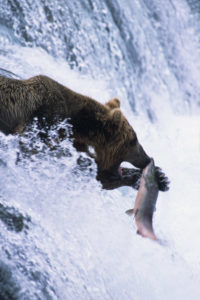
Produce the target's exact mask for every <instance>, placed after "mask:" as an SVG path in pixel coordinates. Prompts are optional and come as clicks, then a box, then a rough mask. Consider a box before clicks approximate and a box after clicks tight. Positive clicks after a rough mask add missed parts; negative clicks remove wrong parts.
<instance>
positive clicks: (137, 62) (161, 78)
mask: <svg viewBox="0 0 200 300" xmlns="http://www.w3.org/2000/svg"><path fill="white" fill-rule="evenodd" d="M199 30H200V11H199V2H198V1H195V0H193V1H192V0H187V1H186V0H180V1H175V0H166V1H159V0H151V1H149V0H126V1H118V0H103V1H101V0H80V1H70V0H59V1H58V0H48V1H47V0H44V1H42V0H36V1H30V0H20V1H19V0H0V74H3V75H6V76H9V77H17V78H28V77H30V76H33V75H36V74H46V75H48V76H50V77H52V78H54V79H56V80H57V81H59V82H61V83H63V84H65V85H67V86H68V87H70V88H72V89H74V90H76V91H77V92H81V93H83V94H87V95H89V96H91V97H94V98H95V99H97V100H98V101H100V102H102V103H104V102H105V101H107V100H108V99H109V98H111V97H113V96H118V97H119V98H120V99H121V103H122V105H121V106H122V110H123V112H124V113H125V115H126V116H127V118H128V120H129V121H130V123H131V125H132V126H133V127H134V129H135V130H136V132H137V134H138V137H139V140H140V142H141V144H142V145H143V146H144V148H145V150H146V152H147V153H148V154H149V155H150V156H152V157H154V159H155V162H156V164H157V165H159V166H161V167H162V168H163V170H164V171H165V172H166V174H167V175H168V176H169V178H170V180H171V188H170V191H169V192H167V193H160V194H159V198H158V203H157V210H156V212H155V218H154V228H155V232H156V234H157V235H158V236H159V238H160V239H161V240H162V241H164V245H165V246H161V245H158V244H156V243H153V242H151V241H149V240H146V239H142V238H141V237H140V236H138V235H136V232H135V231H136V228H135V225H134V222H133V220H132V219H131V218H128V217H127V215H126V214H125V213H124V212H125V211H126V210H127V209H129V208H131V207H132V206H133V204H134V200H135V197H136V191H134V190H132V189H131V188H127V187H123V188H120V189H116V190H113V191H105V190H103V189H102V187H101V184H100V183H99V182H97V181H96V179H95V177H96V165H95V163H94V162H93V161H88V160H87V159H86V160H85V158H86V157H85V155H84V154H80V153H77V152H76V151H75V150H74V149H73V147H72V145H71V143H70V141H63V142H62V143H61V145H60V146H59V147H58V148H57V149H56V150H54V151H49V149H48V148H46V147H45V146H44V144H43V143H42V142H41V140H40V138H39V136H38V129H37V125H36V122H35V123H34V124H33V125H32V127H31V128H30V132H28V133H26V135H24V136H23V137H21V138H20V139H22V140H23V143H24V145H25V146H26V147H27V150H28V148H29V147H30V148H34V149H36V150H37V151H36V153H37V154H31V153H30V154H29V151H27V155H26V157H22V154H21V152H20V145H21V144H20V141H19V137H17V136H11V135H9V136H5V135H4V134H2V133H0V178H1V179H0V245H1V246H0V299H3V300H12V299H17V300H18V299H31V300H32V299H33V300H34V299H61V300H65V299H66V300H77V299H80V300H81V299H83V300H88V299H93V300H97V299H99V300H102V299H104V300H107V299H112V300H117V299H119V300H122V299H123V300H129V299H130V300H135V299H138V300H146V299H151V300H154V299H158V300H160V299H162V300H164V299H172V300H175V299H194V300H196V299H200V290H199V284H200V275H199V274H200V234H199V232H200V218H199V213H200V202H199V200H200V197H199V194H200V177H199V169H200V163H199V162H200V124H199V122H200V121H199V115H200V81H199V78H200V39H199ZM66 128H67V125H66ZM67 130H70V128H68V129H67ZM55 135H56V131H55V130H54V129H53V128H52V130H51V131H50V132H49V137H50V138H51V139H52V141H54V140H55V138H56V136H55ZM77 162H78V163H77Z"/></svg>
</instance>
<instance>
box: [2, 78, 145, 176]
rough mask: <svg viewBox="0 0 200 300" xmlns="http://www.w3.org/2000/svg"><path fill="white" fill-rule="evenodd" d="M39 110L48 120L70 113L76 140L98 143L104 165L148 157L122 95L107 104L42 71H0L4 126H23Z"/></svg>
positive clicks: (11, 129) (140, 162)
mask: <svg viewBox="0 0 200 300" xmlns="http://www.w3.org/2000/svg"><path fill="white" fill-rule="evenodd" d="M35 116H37V117H38V120H39V121H40V119H43V118H45V119H46V122H47V123H49V124H55V122H57V121H60V120H64V119H66V118H69V122H70V123H71V124H72V125H73V136H74V140H75V142H74V145H75V146H77V148H78V147H80V149H84V150H86V149H87V147H88V146H92V147H94V150H95V153H96V162H97V164H98V167H99V170H101V171H107V170H109V171H116V170H117V169H118V167H119V165H120V163H121V162H122V161H128V162H130V163H132V164H133V165H135V166H136V167H140V168H143V167H145V166H146V165H147V163H148V162H149V157H148V156H147V155H146V153H145V152H144V150H143V148H142V147H141V145H140V144H139V142H138V140H137V136H136V133H135V132H134V130H133V128H132V127H131V126H130V124H129V123H128V121H127V120H126V118H125V117H124V115H123V114H122V112H121V110H120V101H119V99H117V98H114V99H111V100H110V101H109V102H108V103H106V104H105V105H103V104H100V103H99V102H97V101H95V100H93V99H91V98H89V97H86V96H83V95H81V94H78V93H76V92H74V91H72V90H70V89H68V88H67V87H65V86H63V85H61V84H59V83H58V82H56V81H54V80H52V79H51V78H48V77H46V76H42V75H40V76H35V77H32V78H30V79H27V80H17V79H10V78H5V77H0V130H1V131H3V132H4V133H5V134H9V133H16V132H21V131H23V129H24V128H25V127H26V125H27V124H28V123H30V122H31V121H32V119H33V117H35ZM86 151H87V150H86Z"/></svg>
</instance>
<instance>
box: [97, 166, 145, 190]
mask: <svg viewBox="0 0 200 300" xmlns="http://www.w3.org/2000/svg"><path fill="white" fill-rule="evenodd" d="M120 171H121V172H120V173H121V174H119V173H112V172H109V171H104V172H98V175H97V180H99V181H101V184H102V187H103V188H104V189H106V190H113V189H116V188H119V187H122V186H130V187H133V188H134V189H138V188H139V181H140V177H141V174H142V170H140V169H128V168H120Z"/></svg>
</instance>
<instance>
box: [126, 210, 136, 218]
mask: <svg viewBox="0 0 200 300" xmlns="http://www.w3.org/2000/svg"><path fill="white" fill-rule="evenodd" d="M126 214H127V215H128V216H132V215H134V214H135V210H134V209H133V208H131V209H128V210H126Z"/></svg>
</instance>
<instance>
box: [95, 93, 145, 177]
mask: <svg viewBox="0 0 200 300" xmlns="http://www.w3.org/2000/svg"><path fill="white" fill-rule="evenodd" d="M105 106H106V107H107V108H108V112H107V114H106V115H105V119H104V130H103V131H104V136H105V141H103V139H102V143H101V144H99V145H98V146H97V147H95V150H96V154H97V159H96V161H97V164H98V167H99V169H100V170H102V171H104V170H110V171H113V172H116V171H117V172H118V170H119V167H120V164H121V163H122V162H123V161H126V162H129V163H131V164H132V165H133V166H135V167H137V168H144V167H145V166H146V165H147V164H148V163H149V162H150V157H149V156H148V155H147V154H146V153H145V151H144V149H143V148H142V146H141V145H140V143H139V141H138V139H137V135H136V133H135V131H134V130H133V128H132V126H131V125H130V124H129V122H128V121H127V119H126V118H125V116H124V115H123V114H122V112H121V110H120V100H119V99H117V98H114V99H111V100H110V101H109V102H108V103H106V104H105Z"/></svg>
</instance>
